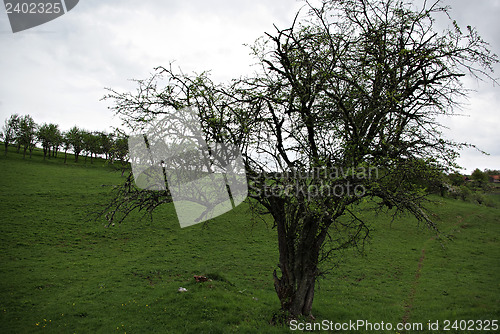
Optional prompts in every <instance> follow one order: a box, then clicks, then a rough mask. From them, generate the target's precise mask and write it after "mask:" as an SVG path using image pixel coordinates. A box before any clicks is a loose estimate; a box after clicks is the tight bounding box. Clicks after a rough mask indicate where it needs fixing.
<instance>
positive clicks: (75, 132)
mask: <svg viewBox="0 0 500 334" xmlns="http://www.w3.org/2000/svg"><path fill="white" fill-rule="evenodd" d="M66 138H67V143H68V144H69V145H71V148H72V149H73V153H74V154H75V162H78V157H79V156H80V153H81V152H82V150H83V149H84V142H83V131H82V130H81V129H79V128H78V127H77V126H74V127H72V128H71V129H70V130H69V131H68V132H66ZM64 161H66V158H64Z"/></svg>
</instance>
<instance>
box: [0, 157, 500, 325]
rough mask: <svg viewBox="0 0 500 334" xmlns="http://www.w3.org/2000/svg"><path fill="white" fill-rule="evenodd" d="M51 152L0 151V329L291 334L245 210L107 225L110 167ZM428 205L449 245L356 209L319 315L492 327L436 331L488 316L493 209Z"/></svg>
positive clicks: (497, 217) (498, 264) (169, 213)
mask: <svg viewBox="0 0 500 334" xmlns="http://www.w3.org/2000/svg"><path fill="white" fill-rule="evenodd" d="M62 156H63V154H60V157H59V158H58V159H50V160H45V161H44V160H43V158H42V156H41V154H40V152H38V151H36V152H34V155H33V158H32V159H29V158H26V159H25V160H23V159H22V155H18V154H16V153H15V152H14V151H12V152H9V154H8V156H7V157H4V156H3V154H2V155H1V157H0V172H1V179H0V333H31V332H47V333H114V332H117V333H125V332H126V333H287V332H290V329H289V328H288V327H286V326H285V327H283V326H273V325H270V320H271V318H272V315H273V313H274V312H276V311H277V310H278V308H279V301H278V299H277V297H276V294H275V292H274V288H273V285H272V270H273V269H274V268H275V266H276V263H277V257H278V255H277V246H276V238H275V231H274V230H272V229H271V225H270V224H269V223H267V224H266V223H265V222H263V221H254V220H253V219H252V215H251V213H250V211H249V209H248V206H247V205H246V204H242V205H240V206H239V207H237V208H236V209H235V210H233V211H231V212H229V213H227V214H225V215H223V216H220V217H218V218H216V219H214V220H213V221H212V222H211V223H210V224H208V225H195V226H192V227H189V228H185V229H181V228H180V227H179V226H178V222H177V218H176V215H175V211H174V209H173V206H166V207H164V208H162V209H161V211H159V212H157V213H156V214H155V215H154V220H153V221H152V222H151V221H150V220H147V219H143V220H141V219H139V217H140V216H134V217H130V219H128V220H127V221H126V222H125V223H124V224H122V225H120V226H114V227H109V228H106V227H104V225H105V222H104V221H103V220H98V221H94V220H92V219H90V218H91V213H92V212H94V211H96V210H97V208H98V205H99V203H104V202H105V201H106V200H107V198H109V192H110V185H112V184H118V183H120V182H121V181H122V178H121V177H120V172H119V171H115V170H114V169H112V168H110V167H107V166H105V165H104V163H103V161H101V160H97V161H95V162H94V164H93V165H90V161H87V164H84V163H83V159H81V160H80V162H79V163H78V164H75V163H73V162H69V161H71V157H69V158H68V164H66V165H65V164H63V163H62ZM433 199H434V200H436V201H438V203H436V204H433V205H432V209H433V210H434V211H435V213H436V216H435V217H434V218H435V219H436V220H437V222H438V223H439V227H440V229H441V230H442V231H443V232H447V233H448V234H450V236H452V237H453V240H452V241H447V242H445V244H444V245H442V244H441V243H440V242H439V241H438V240H436V239H435V238H434V235H433V234H432V233H431V232H430V231H428V230H427V229H425V228H424V227H421V226H420V227H419V226H417V223H416V221H415V220H414V219H412V218H410V217H402V218H401V219H399V220H398V221H395V222H394V223H392V224H391V222H390V219H389V218H388V217H387V216H384V215H380V216H372V217H368V218H369V219H370V221H371V222H372V223H373V224H372V225H373V226H374V230H373V232H372V240H371V242H370V244H369V245H368V246H367V248H366V251H367V252H366V256H359V255H357V254H356V253H354V252H346V253H344V254H343V256H342V259H341V262H340V264H339V266H338V267H336V268H335V269H334V270H332V272H331V273H330V274H329V275H327V276H326V277H324V278H321V279H320V280H319V284H318V286H317V287H318V289H317V291H316V297H315V302H314V306H313V314H314V316H315V317H316V321H317V322H321V321H323V320H325V319H327V320H330V321H333V322H336V323H346V322H349V321H356V320H367V321H369V322H371V323H381V322H382V321H383V322H384V323H392V324H394V326H396V324H397V323H399V322H402V321H403V320H405V321H407V322H408V323H422V324H423V325H424V329H425V328H426V326H427V322H428V321H431V322H433V323H435V322H436V321H439V324H440V330H438V331H430V330H424V331H406V332H407V333H413V332H415V333H443V332H445V333H467V332H470V333H480V332H488V333H493V332H495V331H491V330H490V331H477V330H475V331H468V330H455V329H452V328H451V326H450V328H449V329H450V330H449V331H443V325H444V321H445V320H450V321H452V323H453V321H455V320H493V319H497V320H500V239H499V238H500V209H498V208H490V207H485V206H479V205H474V204H470V203H465V202H461V201H457V200H450V199H442V198H438V197H435V198H433ZM443 246H444V247H443ZM193 275H205V276H208V277H210V278H211V279H212V281H210V282H205V283H196V282H195V281H194V279H193ZM179 287H184V288H186V289H187V290H188V291H187V292H184V293H179V292H178V291H177V290H178V288H179ZM340 332H341V333H351V332H352V333H354V332H363V331H355V330H343V331H340ZM396 332H397V331H396V330H395V329H394V328H393V329H392V330H384V331H378V333H396ZM496 332H500V331H496Z"/></svg>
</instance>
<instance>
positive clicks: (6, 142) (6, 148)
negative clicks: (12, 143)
mask: <svg viewBox="0 0 500 334" xmlns="http://www.w3.org/2000/svg"><path fill="white" fill-rule="evenodd" d="M4 145H5V156H7V151H8V149H9V142H8V141H7V140H6V141H5V143H4Z"/></svg>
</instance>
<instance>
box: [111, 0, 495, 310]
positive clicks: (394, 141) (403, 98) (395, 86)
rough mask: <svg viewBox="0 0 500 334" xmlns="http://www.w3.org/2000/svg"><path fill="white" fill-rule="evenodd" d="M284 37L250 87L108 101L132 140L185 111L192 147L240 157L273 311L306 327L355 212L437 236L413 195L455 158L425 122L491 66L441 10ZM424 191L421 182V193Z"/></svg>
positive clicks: (315, 24) (206, 85)
mask: <svg viewBox="0 0 500 334" xmlns="http://www.w3.org/2000/svg"><path fill="white" fill-rule="evenodd" d="M307 8H308V10H309V13H308V15H307V16H306V17H305V18H300V16H299V15H297V17H296V19H295V21H294V23H293V24H292V25H291V27H288V28H285V29H281V28H278V27H276V29H275V31H274V32H271V33H267V34H266V35H265V36H263V37H262V38H261V39H259V40H257V42H256V43H255V44H254V45H253V47H252V51H253V53H254V55H255V57H256V58H257V59H258V62H259V65H260V69H259V70H258V71H257V72H256V74H255V75H254V76H251V77H243V78H238V79H235V80H233V81H232V82H231V83H228V84H216V83H214V82H213V81H212V80H211V79H210V76H209V74H208V73H201V74H194V75H186V74H184V73H182V72H177V71H175V70H173V69H172V67H171V66H170V67H158V68H157V69H156V72H155V74H154V75H153V76H152V77H151V78H149V79H147V80H137V84H138V89H137V91H136V92H133V93H121V92H116V91H113V90H110V92H109V94H108V96H107V98H109V99H112V100H114V103H115V104H114V107H113V109H114V110H115V112H116V113H117V114H118V115H120V117H122V119H123V121H124V123H125V124H126V125H128V126H129V127H130V128H131V129H132V130H134V131H139V132H140V131H141V130H142V129H144V126H145V124H147V123H148V122H150V121H153V120H155V119H158V118H159V117H172V118H174V117H175V113H176V112H177V111H178V110H180V109H182V108H186V107H191V108H192V109H193V110H195V111H196V112H197V113H198V116H199V119H200V121H201V126H202V129H203V132H204V136H205V140H206V141H207V142H209V143H222V142H230V143H231V144H233V145H236V146H238V148H239V149H240V151H241V152H242V154H243V159H244V164H245V169H246V174H247V178H248V182H249V196H250V197H251V198H253V199H254V201H250V202H249V203H250V204H251V205H253V204H255V203H258V205H255V208H256V210H259V211H260V212H261V213H263V214H269V215H271V216H272V218H273V220H274V225H275V227H276V229H277V235H278V248H279V254H280V255H279V264H278V268H277V270H275V271H274V284H275V288H276V292H277V295H278V297H279V299H280V301H281V307H282V309H283V310H284V311H287V312H289V314H290V315H292V316H297V315H309V314H310V313H311V307H312V302H313V298H314V291H315V282H316V278H317V277H318V276H320V275H321V274H322V273H323V272H324V271H323V270H322V269H321V266H320V264H321V261H322V260H324V259H327V258H328V257H330V256H332V255H334V254H335V253H336V252H337V251H339V250H341V249H345V248H347V247H358V246H362V245H363V243H364V240H365V239H366V238H367V236H368V235H369V233H370V230H371V227H370V225H369V222H366V221H365V220H364V219H363V218H362V217H361V215H360V214H359V207H360V206H361V207H363V209H364V210H369V209H373V210H381V209H387V208H389V209H394V210H393V213H394V214H397V213H399V212H410V213H412V214H413V215H414V216H415V217H416V218H417V219H418V220H419V221H422V222H424V223H425V224H427V225H428V226H429V227H430V228H432V229H433V230H435V231H436V233H437V228H436V226H435V224H434V223H433V222H432V220H431V219H430V218H429V215H428V214H427V213H426V211H425V209H424V201H425V198H426V197H425V195H426V187H425V183H426V182H427V181H430V180H437V179H438V178H439V177H440V175H441V174H440V173H441V172H442V171H443V170H448V169H449V168H453V167H455V164H454V160H455V158H456V157H457V153H458V150H459V149H460V148H461V147H463V146H466V145H468V144H462V143H456V142H453V141H451V140H447V139H445V138H444V137H443V136H442V134H441V131H440V128H441V126H440V124H439V123H438V122H437V121H436V119H437V117H438V116H440V115H450V114H453V113H454V110H455V108H456V107H457V99H458V98H459V97H462V96H464V95H465V94H466V93H467V91H466V90H465V89H464V87H463V86H462V82H461V78H462V77H463V76H464V75H465V74H470V75H472V76H474V77H476V78H487V79H492V77H491V72H492V64H493V63H495V62H497V61H498V59H497V56H496V55H494V54H492V53H491V52H490V50H489V48H488V44H487V43H486V42H484V41H483V40H482V39H481V37H480V36H479V35H478V33H477V32H476V30H475V29H473V28H472V27H467V29H461V28H460V27H459V26H458V25H457V23H456V22H455V21H450V27H449V28H448V29H446V30H444V31H440V30H438V29H437V28H436V26H435V23H434V16H435V15H437V14H439V13H444V14H449V8H448V7H445V6H442V5H441V2H440V1H435V2H432V3H427V2H425V3H424V6H423V7H422V8H417V7H416V6H414V5H413V4H412V3H408V2H405V1H399V0H373V1H364V0H347V1H339V0H329V1H323V2H322V5H321V6H320V7H314V6H311V5H308V7H307ZM423 181H425V182H423ZM169 201H171V196H170V193H169V191H168V189H167V190H166V191H163V192H161V191H150V190H143V189H138V188H135V187H134V186H133V181H132V178H131V177H130V178H129V179H128V180H127V182H126V183H125V184H124V186H123V187H121V188H120V189H119V190H118V191H117V196H116V197H115V198H114V200H113V201H112V202H111V203H110V204H109V205H108V206H107V208H106V210H105V213H106V215H107V218H108V219H109V220H110V222H111V221H113V220H119V221H121V220H122V219H124V217H126V216H127V214H128V213H130V212H131V211H133V210H135V209H143V210H146V211H148V212H152V211H153V210H154V209H155V208H157V207H158V206H159V205H161V204H163V203H167V202H169Z"/></svg>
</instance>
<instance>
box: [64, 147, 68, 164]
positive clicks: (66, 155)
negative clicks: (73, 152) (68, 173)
mask: <svg viewBox="0 0 500 334" xmlns="http://www.w3.org/2000/svg"><path fill="white" fill-rule="evenodd" d="M67 157H68V151H66V150H65V151H64V163H66V158H67Z"/></svg>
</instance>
